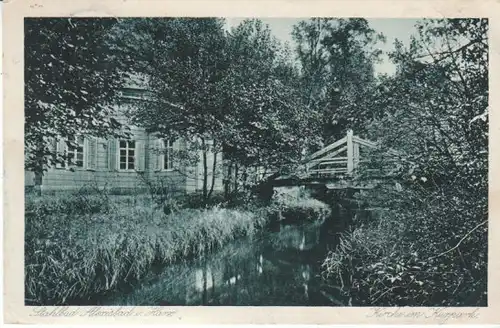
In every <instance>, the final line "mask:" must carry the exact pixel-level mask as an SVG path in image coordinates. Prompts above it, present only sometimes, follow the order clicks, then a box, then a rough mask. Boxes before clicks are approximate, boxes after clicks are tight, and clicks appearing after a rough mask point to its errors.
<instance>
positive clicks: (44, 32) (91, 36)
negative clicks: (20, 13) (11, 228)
mask: <svg viewBox="0 0 500 328" xmlns="http://www.w3.org/2000/svg"><path fill="white" fill-rule="evenodd" d="M115 24H116V19H83V18H75V19H73V18H53V19H52V18H51V19H44V18H29V19H26V20H25V76H24V79H25V110H24V114H25V115H24V116H25V134H24V140H25V151H26V155H27V156H26V160H25V167H26V168H27V169H29V170H31V171H34V172H36V173H37V174H42V173H43V171H44V170H45V169H47V166H49V165H50V164H53V163H54V162H59V163H61V162H63V161H64V160H67V159H66V158H62V156H61V154H58V153H56V150H55V147H53V140H54V139H56V138H60V139H66V140H68V142H69V143H71V142H72V141H71V138H72V137H74V136H75V135H76V134H77V133H86V134H90V135H95V136H102V137H106V136H108V135H110V134H114V133H117V129H118V128H119V126H120V125H119V123H118V122H117V121H116V120H114V118H113V113H114V110H113V103H114V101H116V98H115V94H116V91H117V89H118V88H119V87H120V86H121V85H122V83H123V81H124V79H125V78H126V77H127V73H128V72H127V71H126V68H125V67H126V64H127V62H126V61H125V60H122V58H120V53H119V52H118V53H116V52H114V51H113V48H114V41H113V37H112V35H111V34H110V31H111V29H112V28H113V26H114V25H115Z"/></svg>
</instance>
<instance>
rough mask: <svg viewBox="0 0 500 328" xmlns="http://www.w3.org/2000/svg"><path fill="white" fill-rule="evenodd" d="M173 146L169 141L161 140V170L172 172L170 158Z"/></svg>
mask: <svg viewBox="0 0 500 328" xmlns="http://www.w3.org/2000/svg"><path fill="white" fill-rule="evenodd" d="M173 144H174V142H173V141H172V140H170V139H164V140H163V161H162V163H163V169H164V170H172V169H173V168H174V166H173V161H172V156H173V149H174V148H173Z"/></svg>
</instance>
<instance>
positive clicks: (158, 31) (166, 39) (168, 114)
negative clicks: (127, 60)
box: [122, 18, 227, 199]
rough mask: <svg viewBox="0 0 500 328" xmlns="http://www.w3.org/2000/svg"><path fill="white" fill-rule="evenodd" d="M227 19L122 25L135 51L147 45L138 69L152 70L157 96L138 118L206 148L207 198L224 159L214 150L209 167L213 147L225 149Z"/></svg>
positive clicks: (193, 148)
mask: <svg viewBox="0 0 500 328" xmlns="http://www.w3.org/2000/svg"><path fill="white" fill-rule="evenodd" d="M223 24H224V21H223V20H221V19H215V18H172V19H142V20H135V19H134V20H133V21H130V20H125V21H123V26H122V27H123V28H122V31H125V32H122V35H125V34H127V32H131V35H129V36H128V38H125V39H123V40H125V41H122V43H128V44H129V48H128V51H127V52H128V53H130V56H131V57H132V56H134V54H133V53H132V52H133V51H134V49H137V48H140V49H142V45H144V51H142V50H141V53H139V54H138V55H137V58H138V59H139V64H137V65H136V66H135V70H137V71H140V72H144V73H146V74H147V75H148V77H149V87H150V89H151V99H150V100H151V101H149V102H147V103H146V104H145V105H144V106H141V107H140V108H139V109H138V110H135V111H134V112H133V113H130V114H131V116H132V119H133V121H134V122H136V123H137V124H138V125H140V126H143V127H145V128H146V129H147V130H148V131H149V132H153V133H157V134H158V135H159V136H160V137H167V138H177V137H183V138H185V139H187V140H189V141H190V146H191V149H190V150H191V151H193V152H195V153H197V152H198V151H200V150H201V151H202V162H203V196H204V198H205V199H208V198H209V197H210V195H211V194H212V192H213V188H214V182H215V175H216V171H217V167H218V166H219V164H220V163H218V161H217V157H216V156H214V161H213V166H212V167H211V168H209V167H208V153H209V152H211V153H213V154H214V155H215V154H216V153H218V152H220V150H221V138H222V131H224V128H225V126H224V125H225V114H226V113H225V109H224V107H223V106H221V103H222V102H221V99H220V96H219V95H220V93H221V89H222V88H223V87H224V85H223V83H222V82H223V81H224V74H225V71H226V67H227V64H226V61H227V55H226V53H225V51H226V39H225V36H224V30H223ZM130 40H132V41H130ZM148 43H149V44H148ZM190 158H191V157H190ZM209 170H211V171H212V172H213V174H212V183H211V186H210V188H209V187H208V185H209V181H208V179H209Z"/></svg>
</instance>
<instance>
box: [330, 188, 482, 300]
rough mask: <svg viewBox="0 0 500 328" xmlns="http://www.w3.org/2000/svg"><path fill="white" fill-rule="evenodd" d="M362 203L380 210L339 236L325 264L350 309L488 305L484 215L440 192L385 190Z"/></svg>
mask: <svg viewBox="0 0 500 328" xmlns="http://www.w3.org/2000/svg"><path fill="white" fill-rule="evenodd" d="M463 196H465V197H473V196H472V195H462V197H463ZM362 198H363V199H364V200H365V201H367V202H369V203H370V204H371V205H374V204H378V205H381V204H383V205H384V207H385V210H384V211H383V212H382V213H379V215H378V218H376V219H374V220H373V221H372V222H370V223H367V224H365V225H359V223H358V225H357V226H355V227H353V229H352V230H351V231H349V232H346V233H344V234H343V235H342V237H341V239H340V243H339V245H338V246H337V248H336V250H335V251H334V252H330V253H329V254H328V256H327V258H326V259H325V261H324V263H323V272H324V276H325V279H326V280H327V281H330V283H331V284H339V285H341V287H342V289H343V291H344V293H345V294H346V295H347V296H349V297H350V298H351V300H352V304H353V305H370V306H387V305H397V306H465V305H467V306H478V305H479V306H484V305H486V295H487V294H486V293H487V292H486V278H487V246H486V245H487V244H486V243H487V229H486V228H487V226H486V225H485V224H484V223H485V222H486V221H484V220H485V218H486V216H485V214H484V213H481V212H480V211H477V209H476V207H470V206H468V204H467V202H465V201H464V202H461V199H460V198H458V197H457V196H456V195H454V194H450V193H448V194H447V193H445V192H444V191H443V190H440V191H439V192H437V191H435V192H429V191H426V192H420V191H418V190H414V189H407V190H403V191H399V192H395V191H394V189H391V188H383V189H381V190H375V191H373V192H369V193H366V194H365V195H363V196H362ZM355 224H356V223H355Z"/></svg>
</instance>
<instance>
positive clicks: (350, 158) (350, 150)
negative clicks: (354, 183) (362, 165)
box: [347, 129, 354, 174]
mask: <svg viewBox="0 0 500 328" xmlns="http://www.w3.org/2000/svg"><path fill="white" fill-rule="evenodd" d="M352 136H353V132H352V130H351V129H349V130H347V174H352V171H353V169H354V146H353V142H352Z"/></svg>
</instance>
